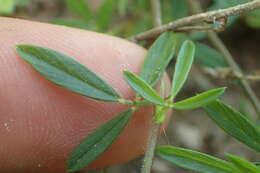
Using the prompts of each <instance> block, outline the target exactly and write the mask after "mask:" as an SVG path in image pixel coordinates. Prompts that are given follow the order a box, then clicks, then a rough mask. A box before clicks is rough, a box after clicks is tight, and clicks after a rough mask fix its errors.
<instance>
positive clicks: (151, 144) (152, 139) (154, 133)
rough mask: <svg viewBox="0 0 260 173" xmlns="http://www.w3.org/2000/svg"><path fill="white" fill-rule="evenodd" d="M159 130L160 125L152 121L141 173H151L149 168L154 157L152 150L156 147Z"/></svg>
mask: <svg viewBox="0 0 260 173" xmlns="http://www.w3.org/2000/svg"><path fill="white" fill-rule="evenodd" d="M159 129H160V124H157V123H155V122H154V121H152V127H151V130H150V132H149V133H150V135H149V138H148V146H147V149H146V151H145V156H144V160H143V165H142V169H141V173H150V172H151V167H152V164H153V157H154V149H155V147H156V143H157V138H158V134H159Z"/></svg>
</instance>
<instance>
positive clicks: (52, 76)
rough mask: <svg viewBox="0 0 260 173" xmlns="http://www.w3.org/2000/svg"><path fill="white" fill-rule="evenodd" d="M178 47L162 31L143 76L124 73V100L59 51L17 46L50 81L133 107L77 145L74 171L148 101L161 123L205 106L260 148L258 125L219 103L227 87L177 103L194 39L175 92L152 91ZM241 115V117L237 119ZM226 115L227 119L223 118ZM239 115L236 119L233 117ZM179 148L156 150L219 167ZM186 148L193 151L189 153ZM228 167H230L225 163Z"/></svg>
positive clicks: (71, 163)
mask: <svg viewBox="0 0 260 173" xmlns="http://www.w3.org/2000/svg"><path fill="white" fill-rule="evenodd" d="M175 45H176V40H175V37H174V34H171V33H168V32H167V33H164V34H162V35H161V36H160V37H159V38H158V39H157V40H156V41H155V43H154V44H153V45H152V46H151V48H150V49H149V52H148V55H147V57H146V59H145V62H144V64H143V67H142V69H141V74H140V76H137V75H135V74H133V73H131V72H127V71H125V72H124V77H125V80H126V81H127V83H128V84H129V85H130V86H131V87H132V88H133V89H134V90H135V91H136V93H137V97H136V99H135V100H125V99H124V98H121V97H120V94H118V93H117V91H115V90H114V89H113V88H112V87H111V86H109V84H107V83H106V82H105V81H103V80H102V79H101V78H100V77H99V76H97V75H96V74H95V73H94V72H92V71H91V70H89V69H88V68H86V67H84V66H83V65H81V64H79V63H78V62H76V61H74V60H73V59H71V58H69V57H67V56H65V55H63V54H61V53H59V52H56V51H54V50H51V49H47V48H41V47H36V46H32V45H18V46H17V50H18V52H19V53H20V55H21V56H22V57H23V58H24V59H25V60H26V61H27V62H29V63H30V64H31V65H32V66H33V68H35V69H36V70H37V71H38V72H39V73H41V74H42V75H43V76H45V77H46V78H47V79H49V80H50V81H52V82H54V83H56V84H58V85H60V86H62V87H64V88H66V89H69V90H71V91H73V92H75V93H78V94H81V95H84V96H87V97H90V98H93V99H97V100H103V101H110V102H120V103H122V104H129V105H131V106H132V108H130V109H128V110H126V111H125V112H123V113H121V114H120V115H118V116H116V117H115V118H113V119H112V120H110V121H108V122H107V123H106V124H104V125H103V126H101V127H100V128H98V129H97V130H96V131H95V132H94V133H92V134H91V135H90V136H88V137H86V139H84V140H83V141H82V142H81V144H79V146H78V147H76V149H75V150H74V152H72V154H71V155H70V158H69V160H68V170H69V171H70V172H73V171H77V170H79V169H81V168H83V167H85V166H87V165H88V164H90V163H91V162H93V161H94V160H95V159H96V158H97V157H98V156H99V155H101V154H102V153H103V152H104V151H106V149H107V148H108V147H109V146H110V145H111V144H112V143H113V141H114V140H115V139H116V138H117V137H118V136H119V135H120V133H121V132H122V131H123V129H124V127H125V126H126V125H127V123H128V121H129V120H130V119H131V115H132V113H133V112H134V111H135V110H137V109H138V108H139V107H141V106H144V105H153V106H155V109H156V110H157V111H155V114H154V121H155V122H156V123H158V124H161V123H163V122H164V120H165V112H166V110H168V109H181V110H183V109H184V110H185V109H194V108H199V107H204V109H205V110H206V111H207V112H208V113H209V115H210V117H211V118H213V120H214V121H215V122H216V123H217V124H218V125H219V126H220V127H222V128H224V129H225V130H226V131H227V132H228V133H229V134H231V135H233V136H234V137H236V138H237V139H239V140H240V141H241V142H244V143H245V144H247V145H248V146H250V147H252V148H253V149H256V150H257V151H259V150H260V149H259V148H260V142H259V141H260V140H259V139H260V133H259V131H258V129H257V128H255V127H254V126H253V125H252V124H251V123H249V122H248V120H246V119H245V117H243V116H242V115H240V114H239V113H237V112H235V111H234V110H232V109H231V108H230V107H228V106H226V105H225V104H224V103H221V102H219V101H215V100H216V99H217V98H218V97H219V96H220V95H221V94H223V92H224V90H225V89H224V88H218V89H213V90H210V91H207V92H204V93H202V94H199V95H196V96H194V97H191V98H187V99H185V100H182V101H178V102H174V101H173V100H174V98H175V96H176V95H177V94H178V93H179V91H180V90H181V88H182V86H183V84H184V82H185V81H186V79H187V76H188V73H189V71H190V69H191V65H192V62H193V57H194V54H195V45H194V44H193V43H192V42H191V41H185V42H184V43H183V44H182V46H181V49H180V51H179V53H178V57H177V62H176V66H175V72H174V76H173V84H172V91H171V94H170V95H169V96H168V97H166V98H162V97H161V96H160V95H159V94H158V93H157V92H156V91H155V90H154V86H155V85H156V84H157V81H158V80H159V79H160V77H161V75H162V74H163V72H164V71H165V68H166V67H167V65H168V63H169V62H170V60H171V59H172V57H173V55H174V51H175ZM159 57H160V58H159ZM158 58H159V59H158ZM215 114H220V115H215ZM230 114H231V115H230ZM211 115H212V116H211ZM229 115H230V116H229ZM221 116H223V117H221ZM238 117H239V118H240V119H241V120H239V119H238ZM223 118H225V119H228V118H229V119H228V120H227V121H225V120H223ZM235 119H236V121H233V120H235ZM245 123H246V124H245ZM241 130H242V131H241ZM240 131H241V134H240V133H239V132H240ZM175 150H177V149H176V148H174V147H159V148H158V149H157V152H158V153H159V156H161V157H162V158H165V159H166V160H170V161H171V162H172V163H174V164H177V165H179V166H182V167H185V168H190V169H193V170H197V169H196V167H193V166H192V167H191V166H189V165H191V163H193V162H195V163H196V164H202V165H206V166H207V168H208V167H209V168H208V169H215V167H216V165H215V164H213V165H212V162H211V161H210V160H207V159H206V160H203V159H202V160H198V159H195V160H193V159H194V158H198V156H200V155H201V154H200V153H196V152H193V151H189V150H185V149H179V150H180V151H182V152H175ZM179 150H178V151H179ZM187 152H191V153H193V154H187ZM203 156H205V155H203ZM205 157H209V156H205ZM210 157H211V156H210ZM169 158H170V159H169ZM174 158H175V159H174ZM176 158H177V159H176ZM180 158H185V159H186V160H185V161H184V160H183V161H181V160H180ZM211 158H212V159H213V161H214V162H213V163H215V160H216V159H215V158H213V157H211ZM185 164H188V165H185ZM225 164H229V163H226V162H224V161H220V165H221V166H224V167H225ZM238 164H239V163H238ZM192 165H193V164H192ZM219 169H220V168H219ZM225 169H228V168H227V167H225ZM236 169H237V168H236V164H234V165H232V166H230V170H228V171H229V172H232V171H233V172H234V170H236ZM255 169H256V168H255ZM228 171H226V172H228ZM202 172H203V171H202Z"/></svg>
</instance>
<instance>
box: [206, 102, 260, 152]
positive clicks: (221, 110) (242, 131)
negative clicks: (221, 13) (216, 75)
mask: <svg viewBox="0 0 260 173" xmlns="http://www.w3.org/2000/svg"><path fill="white" fill-rule="evenodd" d="M204 110H205V111H206V112H207V113H208V116H209V117H210V118H211V119H212V120H213V121H214V122H215V123H216V124H217V125H218V126H219V127H220V128H222V129H223V130H224V131H225V132H226V133H228V134H229V135H231V136H233V137H235V138H236V139H237V140H239V141H240V142H242V143H244V144H246V145H247V146H249V147H250V148H252V149H254V150H256V151H258V152H260V131H259V129H258V128H257V127H256V126H255V125H254V124H252V123H251V122H250V121H249V120H248V119H247V118H246V117H245V116H244V115H242V114H241V113H239V112H238V111H235V110H234V109H232V108H231V107H230V106H228V105H226V104H224V103H222V102H220V101H214V102H212V103H210V104H208V105H207V106H205V107H204Z"/></svg>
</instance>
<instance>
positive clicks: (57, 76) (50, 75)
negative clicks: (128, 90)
mask: <svg viewBox="0 0 260 173" xmlns="http://www.w3.org/2000/svg"><path fill="white" fill-rule="evenodd" d="M17 51H18V53H19V54H20V55H21V57H23V58H24V59H25V60H26V61H27V62H28V63H30V64H31V65H32V67H33V68H34V69H35V70H37V71H38V72H39V73H41V74H42V75H43V76H44V77H46V78H47V79H48V80H50V81H52V82H54V83H56V84H57V85H59V86H61V87H63V88H66V89H68V90H71V91H73V92H75V93H78V94H81V95H84V96H87V97H90V98H93V99H97V100H103V101H111V102H117V101H118V99H119V98H120V96H119V94H118V93H117V92H116V91H115V90H114V89H113V88H112V87H111V86H109V85H108V84H107V83H106V82H105V81H103V80H102V79H101V78H100V77H98V76H97V75H96V74H95V73H94V72H92V71H90V70H89V69H88V68H86V67H85V66H83V65H82V64H80V63H78V62H77V61H75V60H73V59H72V58H70V57H68V56H66V55H63V54H61V53H59V52H57V51H54V50H52V49H48V48H42V47H37V46H32V45H18V46H17Z"/></svg>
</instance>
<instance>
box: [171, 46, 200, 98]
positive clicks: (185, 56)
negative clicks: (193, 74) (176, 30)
mask: <svg viewBox="0 0 260 173" xmlns="http://www.w3.org/2000/svg"><path fill="white" fill-rule="evenodd" d="M194 54H195V45H194V43H193V42H192V41H185V42H184V43H183V44H182V47H181V50H180V52H179V54H178V57H177V60H176V65H175V71H174V75H173V81H172V91H171V95H172V97H175V96H176V95H177V94H178V92H179V91H180V89H181V88H182V86H183V84H184V83H185V81H186V79H187V77H188V74H189V72H190V69H191V66H192V63H193V59H194Z"/></svg>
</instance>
